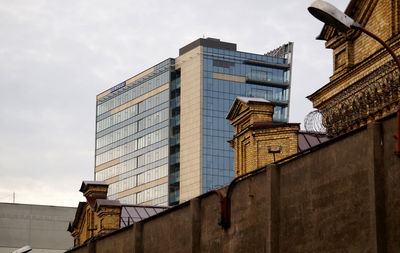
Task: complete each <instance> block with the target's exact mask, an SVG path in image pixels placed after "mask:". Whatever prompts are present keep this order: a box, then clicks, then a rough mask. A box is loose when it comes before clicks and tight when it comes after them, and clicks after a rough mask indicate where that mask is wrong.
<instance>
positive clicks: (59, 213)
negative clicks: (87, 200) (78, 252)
mask: <svg viewBox="0 0 400 253" xmlns="http://www.w3.org/2000/svg"><path fill="white" fill-rule="evenodd" d="M75 212H76V208H73V207H60V206H42V205H25V204H12V203H0V253H3V252H7V253H9V252H11V251H13V250H15V249H18V248H21V247H22V246H25V245H29V246H31V247H32V249H33V250H32V251H31V252H37V253H39V252H43V253H50V252H63V251H65V250H66V249H68V248H70V247H72V246H73V244H74V243H73V239H72V237H71V235H70V234H69V232H67V228H68V222H69V221H71V220H73V219H74V216H75Z"/></svg>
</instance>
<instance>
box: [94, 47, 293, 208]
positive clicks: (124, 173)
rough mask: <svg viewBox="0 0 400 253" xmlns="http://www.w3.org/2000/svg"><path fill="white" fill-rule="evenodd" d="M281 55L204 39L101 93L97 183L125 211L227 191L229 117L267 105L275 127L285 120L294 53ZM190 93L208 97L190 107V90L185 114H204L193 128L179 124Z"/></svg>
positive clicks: (190, 123)
mask: <svg viewBox="0 0 400 253" xmlns="http://www.w3.org/2000/svg"><path fill="white" fill-rule="evenodd" d="M198 46H202V50H201V51H200V49H199V48H198ZM195 48H197V49H196V50H197V51H192V50H193V49H195ZM277 50H278V51H277ZM279 50H280V48H278V49H276V50H274V51H272V52H273V53H272V54H270V53H268V55H259V54H251V53H245V52H239V51H236V44H233V43H228V42H220V41H219V40H217V39H199V40H196V41H194V42H192V43H190V44H188V45H187V46H185V47H183V48H181V49H180V57H178V58H176V59H167V60H165V61H163V62H161V63H160V64H157V65H155V66H154V67H152V68H150V69H148V70H146V71H144V72H142V73H140V74H138V75H136V76H134V77H132V78H130V79H128V80H126V81H125V82H122V83H120V84H118V85H116V86H114V87H112V88H110V89H109V90H107V91H105V92H103V93H101V94H99V95H98V97H97V117H96V154H95V179H96V180H102V181H106V182H107V183H109V192H108V197H109V198H110V199H119V200H120V201H121V202H123V203H128V204H145V205H167V204H168V205H175V204H178V203H180V202H181V201H185V200H188V199H190V198H191V197H195V196H194V195H195V194H199V193H200V192H202V193H204V192H207V191H209V190H211V189H216V188H220V187H222V186H225V185H227V184H229V183H230V181H231V180H232V179H233V177H234V150H233V149H232V148H231V147H230V145H229V143H228V141H229V140H231V139H232V137H233V133H234V131H233V127H232V126H231V125H230V124H229V121H228V120H227V119H226V116H227V114H228V112H229V110H230V108H231V106H232V104H233V102H234V101H235V99H236V97H259V98H264V99H267V100H270V101H272V102H274V103H275V111H274V115H273V118H274V120H275V121H282V122H287V121H288V116H289V108H288V107H289V106H288V105H289V93H290V92H289V91H290V61H291V49H290V50H289V51H285V52H284V53H282V52H280V51H279ZM189 52H192V53H193V52H196V54H192V53H189ZM186 53H189V56H190V57H187V55H186ZM287 53H288V54H287ZM181 56H183V57H181ZM177 59H179V60H177ZM178 61H179V62H180V63H176V62H178ZM199 61H200V62H199ZM182 62H186V63H185V64H183V65H182ZM201 63H202V64H201ZM182 66H183V67H182ZM199 66H200V67H199ZM185 68H186V70H185ZM199 68H200V71H198V69H199ZM188 69H189V70H190V71H189V72H190V74H186V79H185V81H183V80H184V78H183V77H184V76H185V75H184V73H188V72H187V70H188ZM194 69H195V71H194ZM185 71H186V72H185ZM181 75H182V76H181ZM194 77H195V78H194ZM193 80H195V81H193ZM199 80H200V81H199ZM181 82H182V84H181ZM185 85H186V86H185ZM199 85H200V86H199ZM181 86H182V87H181ZM188 86H190V87H196V89H194V90H193V92H196V94H197V92H201V91H202V94H203V95H202V96H198V95H197V98H198V97H200V98H201V99H197V100H196V103H195V104H194V103H189V104H188V102H187V101H188V100H190V98H189V99H188V97H189V96H190V94H189V93H190V92H192V90H191V91H190V92H189V93H188V92H187V90H186V93H185V94H187V95H186V96H187V97H186V106H187V107H185V106H183V107H184V108H186V109H185V110H186V112H187V111H190V112H192V111H191V110H195V111H196V113H197V112H199V113H200V114H201V115H199V116H198V117H197V118H196V119H197V120H194V121H193V120H187V118H186V121H185V122H186V123H184V124H183V125H182V123H181V117H182V119H184V114H181V107H182V104H181V100H182V101H183V99H181V98H184V97H181V89H182V92H183V91H184V87H188ZM188 95H189V96H188ZM188 108H190V109H188ZM194 108H195V109H194ZM186 115H187V114H186ZM186 117H187V116H186ZM200 118H202V121H201V120H198V119H200ZM200 121H201V122H202V123H201V122H200ZM193 122H194V123H193ZM197 122H198V123H197ZM182 126H183V127H182ZM188 126H189V127H192V126H195V127H196V131H194V132H196V135H189V137H187V136H188V134H187V132H188V131H187V130H186V132H185V130H184V129H188ZM181 127H182V128H181ZM182 129H183V130H182ZM181 130H182V132H181ZM190 130H191V129H190ZM185 134H186V137H181V136H183V135H185ZM194 138H196V140H193V139H194ZM197 138H199V140H202V141H201V142H200V141H199V140H198V139H197ZM183 142H184V143H186V144H184V143H183ZM192 142H193V143H202V144H201V145H200V146H201V147H199V146H197V147H199V148H198V149H197V150H196V152H195V155H193V156H192V154H190V153H189V154H188V152H191V151H190V150H191V149H190V148H191V147H190V146H193V145H192ZM182 145H186V146H184V147H183V146H182ZM196 145H198V144H196ZM187 150H189V151H187ZM185 151H186V156H185V155H182V153H183V152H185ZM188 157H189V158H190V159H192V160H190V162H186V165H184V167H185V168H182V167H181V166H182V165H181V162H182V163H183V161H182V159H188ZM193 157H195V158H193ZM186 161H187V160H186ZM192 161H195V162H192ZM188 175H189V176H188ZM184 177H185V178H184ZM193 178H196V180H192V179H193ZM197 179H198V180H197ZM185 180H186V181H185ZM183 182H185V183H183ZM193 182H195V183H193ZM183 186H184V187H186V188H183ZM189 188H191V189H197V190H196V191H192V190H191V189H189ZM182 189H184V190H182ZM182 192H186V194H185V197H184V196H182V195H183V193H182ZM188 192H189V194H187V193H188ZM191 192H195V193H193V194H192V193H191ZM184 198H185V199H184Z"/></svg>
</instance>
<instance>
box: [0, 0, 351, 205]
mask: <svg viewBox="0 0 400 253" xmlns="http://www.w3.org/2000/svg"><path fill="white" fill-rule="evenodd" d="M311 2H312V1H311V0H284V1H276V0H250V1H239V0H222V1H218V0H202V1H191V0H174V1H172V0H158V1H155V0H141V1H138V0H119V1H109V0H68V1H67V0H58V1H54V0H34V1H32V0H2V1H1V2H0V86H1V93H0V115H1V121H0V122H1V124H0V173H1V176H0V202H12V200H13V197H12V196H13V192H16V202H17V203H30V204H48V205H65V206H77V205H78V202H79V201H82V200H83V198H82V197H81V193H79V192H78V190H79V187H80V184H81V182H82V180H87V179H89V180H92V179H93V167H94V143H95V141H94V133H95V103H96V100H95V97H96V95H97V94H98V93H100V92H102V91H104V90H106V89H108V88H110V87H111V86H114V85H116V84H118V83H120V82H121V81H124V80H126V79H127V78H129V77H131V76H133V75H135V74H137V73H139V72H141V71H143V70H145V69H146V68H149V67H151V66H153V65H155V64H157V63H159V62H161V61H163V60H165V59H166V58H169V57H172V58H174V57H177V56H178V50H179V48H181V47H183V46H185V45H186V44H188V43H190V42H192V41H194V40H196V39H198V38H200V37H203V36H204V37H214V38H219V39H221V40H223V41H228V42H233V43H236V44H237V46H238V50H239V51H245V52H252V53H259V54H263V53H266V52H268V51H270V50H272V49H274V48H276V47H278V46H280V45H281V44H283V43H286V42H288V41H293V42H294V63H293V76H292V78H293V79H292V91H291V105H290V106H291V108H290V122H303V120H304V117H305V115H306V114H307V113H308V112H310V111H312V110H313V109H312V106H311V103H310V102H309V101H308V100H307V99H306V98H305V97H306V96H307V95H310V94H311V93H313V92H314V91H316V90H317V89H318V88H320V87H321V86H323V85H324V84H326V83H327V82H328V80H329V76H330V75H331V74H332V56H331V54H332V52H331V50H327V49H325V46H324V43H323V42H322V41H317V40H315V37H316V36H317V35H318V34H319V32H320V31H321V28H322V23H320V22H319V21H317V20H316V19H314V18H313V17H312V16H311V15H310V14H309V13H308V11H307V7H308V6H309V5H310V4H311ZM348 2H349V0H337V1H335V0H332V1H331V3H333V4H334V5H336V6H337V7H338V8H340V9H341V10H344V9H345V7H346V6H347V4H348Z"/></svg>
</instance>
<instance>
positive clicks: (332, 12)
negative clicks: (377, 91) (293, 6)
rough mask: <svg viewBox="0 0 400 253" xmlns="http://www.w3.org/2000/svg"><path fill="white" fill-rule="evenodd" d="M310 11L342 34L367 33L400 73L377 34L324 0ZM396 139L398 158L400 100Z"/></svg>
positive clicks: (399, 151)
mask: <svg viewBox="0 0 400 253" xmlns="http://www.w3.org/2000/svg"><path fill="white" fill-rule="evenodd" d="M308 11H309V12H310V13H311V15H313V16H314V17H316V18H317V19H319V20H320V21H322V22H323V23H325V24H327V25H330V26H332V27H334V28H336V29H337V30H339V31H340V32H343V33H345V32H347V31H349V30H351V29H354V30H360V31H361V32H363V33H366V34H367V35H369V36H370V37H372V38H373V39H375V40H377V41H378V42H379V43H380V44H381V45H382V46H383V47H384V48H385V49H386V50H387V51H388V52H389V54H390V55H391V56H392V57H393V60H394V61H395V62H396V64H397V67H398V69H399V73H400V60H399V58H398V57H397V56H396V54H395V53H394V51H393V49H392V48H390V47H389V45H388V44H386V43H385V42H384V41H383V40H382V39H381V38H379V37H378V36H376V35H375V34H373V33H371V32H370V31H368V30H367V29H365V28H364V27H362V26H361V25H360V24H359V23H357V22H356V21H354V20H353V19H352V18H351V17H349V16H347V15H346V14H344V13H343V12H342V11H340V10H339V9H337V8H336V7H335V6H333V5H332V4H330V3H328V2H325V1H323V0H316V1H315V2H313V3H312V4H311V6H310V7H308ZM399 84H400V81H399ZM399 97H400V94H399ZM395 138H396V139H397V142H396V149H395V151H394V152H395V154H396V155H397V156H400V98H399V104H398V106H397V130H396V134H395Z"/></svg>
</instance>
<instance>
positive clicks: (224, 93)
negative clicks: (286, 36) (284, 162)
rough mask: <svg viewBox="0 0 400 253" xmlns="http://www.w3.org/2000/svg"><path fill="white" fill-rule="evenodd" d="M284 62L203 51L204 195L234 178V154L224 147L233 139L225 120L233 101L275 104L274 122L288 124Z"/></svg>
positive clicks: (240, 53)
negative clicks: (251, 99) (248, 99)
mask: <svg viewBox="0 0 400 253" xmlns="http://www.w3.org/2000/svg"><path fill="white" fill-rule="evenodd" d="M287 61H288V60H287V59H285V58H278V57H271V56H266V55H257V54H250V53H244V52H238V51H231V50H223V49H217V48H209V47H204V48H203V64H204V68H203V75H204V79H203V119H204V120H203V157H202V159H203V168H202V171H203V173H202V176H203V178H202V182H203V186H202V192H203V193H204V192H207V191H209V190H211V189H215V188H220V187H222V186H224V185H227V184H229V183H230V181H231V180H232V179H233V177H234V151H233V149H232V148H231V147H230V146H229V144H228V143H227V141H228V140H230V139H232V136H233V127H232V126H231V125H230V124H229V121H228V120H227V119H226V118H225V117H226V115H227V114H228V112H229V110H230V108H231V106H232V103H233V102H234V100H235V98H236V97H238V96H242V97H244V96H245V97H260V98H265V99H267V100H270V101H272V102H275V103H276V106H275V113H274V121H283V122H287V121H288V116H289V115H288V114H289V110H288V102H289V88H290V68H288V66H287V65H288V62H287ZM216 73H220V74H225V75H228V77H229V76H235V77H242V80H245V82H239V81H232V80H224V79H223V78H221V75H216ZM225 79H229V78H225Z"/></svg>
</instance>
